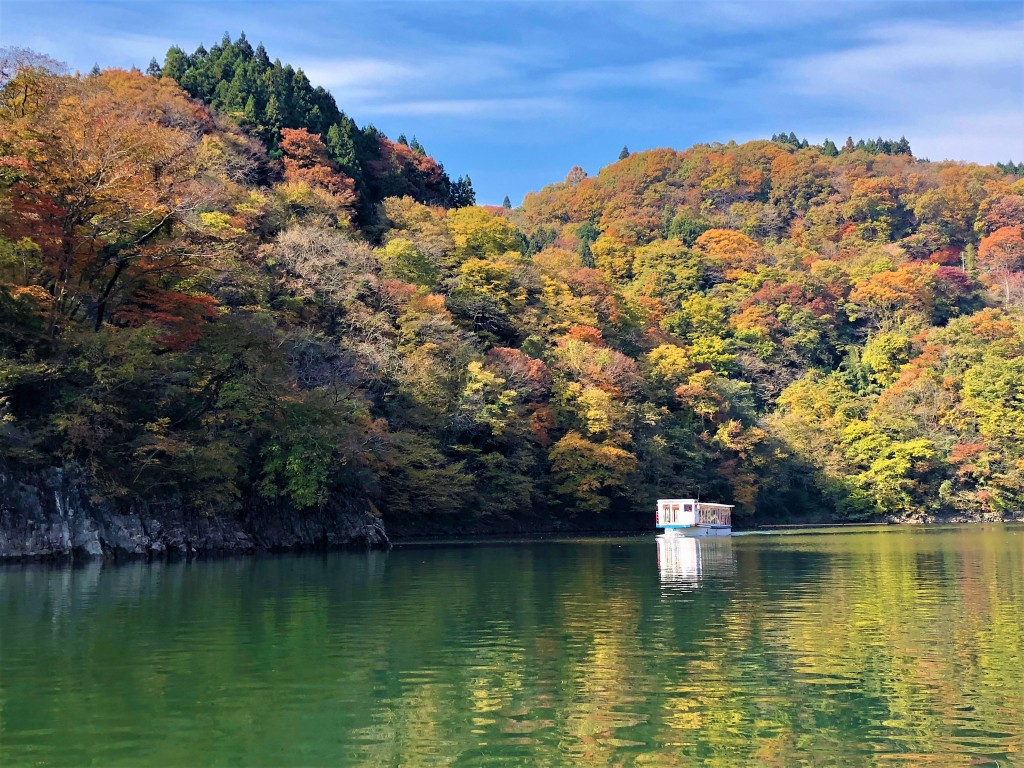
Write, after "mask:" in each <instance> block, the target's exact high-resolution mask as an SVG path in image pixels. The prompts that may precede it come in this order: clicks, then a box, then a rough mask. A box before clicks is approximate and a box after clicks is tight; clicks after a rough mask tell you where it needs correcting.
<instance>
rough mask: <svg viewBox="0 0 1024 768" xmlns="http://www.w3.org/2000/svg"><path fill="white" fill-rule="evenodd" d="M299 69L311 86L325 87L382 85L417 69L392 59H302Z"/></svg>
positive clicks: (398, 80) (409, 76)
mask: <svg viewBox="0 0 1024 768" xmlns="http://www.w3.org/2000/svg"><path fill="white" fill-rule="evenodd" d="M302 70H303V71H304V72H305V73H306V76H307V77H308V78H309V81H310V82H311V83H313V84H314V85H322V86H323V87H324V88H326V89H328V90H334V89H341V90H345V89H350V88H375V87H376V88H386V87H389V86H392V85H400V84H401V83H402V82H403V81H408V80H410V79H413V80H415V79H417V76H418V72H417V69H416V68H415V67H413V66H410V65H408V64H403V63H401V62H398V61H394V60H392V59H381V58H336V59H305V60H304V61H303V62H302Z"/></svg>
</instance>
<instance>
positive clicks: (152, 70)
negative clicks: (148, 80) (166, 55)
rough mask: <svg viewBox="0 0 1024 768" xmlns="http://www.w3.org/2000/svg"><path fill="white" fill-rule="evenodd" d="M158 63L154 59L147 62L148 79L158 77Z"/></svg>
mask: <svg viewBox="0 0 1024 768" xmlns="http://www.w3.org/2000/svg"><path fill="white" fill-rule="evenodd" d="M160 71H161V70H160V62H158V61H157V60H156V59H155V58H152V59H150V60H149V66H148V67H146V74H147V75H149V76H150V77H160Z"/></svg>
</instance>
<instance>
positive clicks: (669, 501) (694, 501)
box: [658, 499, 736, 509]
mask: <svg viewBox="0 0 1024 768" xmlns="http://www.w3.org/2000/svg"><path fill="white" fill-rule="evenodd" d="M658 504H659V505H661V504H706V505H710V506H716V507H729V508H730V509H732V508H733V507H735V506H736V505H735V504H722V503H721V502H718V501H700V500H699V499H658Z"/></svg>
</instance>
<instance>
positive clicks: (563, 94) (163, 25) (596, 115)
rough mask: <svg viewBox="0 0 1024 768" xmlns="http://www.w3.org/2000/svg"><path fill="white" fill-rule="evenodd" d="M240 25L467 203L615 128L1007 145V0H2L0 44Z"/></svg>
mask: <svg viewBox="0 0 1024 768" xmlns="http://www.w3.org/2000/svg"><path fill="white" fill-rule="evenodd" d="M242 30H244V31H245V33H246V35H247V37H248V38H249V40H250V41H251V42H252V43H253V44H255V43H256V42H259V41H262V42H263V43H264V44H265V46H266V48H267V50H268V52H269V53H270V55H271V57H272V58H273V57H277V58H280V59H281V60H282V61H285V62H291V63H292V64H294V65H296V66H301V67H302V68H303V69H305V70H306V73H307V74H308V75H309V77H310V79H311V80H312V81H313V83H314V84H318V85H323V86H325V87H326V88H328V89H329V90H330V91H331V92H332V93H333V94H334V96H335V98H336V99H337V101H338V104H339V106H340V107H341V108H342V109H344V110H345V111H346V112H348V113H349V114H350V115H351V116H352V117H353V118H354V119H355V120H356V121H357V122H358V123H359V124H361V125H363V124H366V123H371V122H372V123H373V124H375V125H376V126H377V127H378V128H380V129H382V130H383V131H385V132H386V133H387V134H388V135H390V136H391V137H392V138H394V137H396V136H397V135H398V134H399V133H402V132H404V133H405V134H407V135H408V136H409V137H410V138H411V137H412V136H413V135H414V134H415V135H416V136H417V138H419V140H420V141H421V142H422V143H423V144H424V146H425V147H426V148H427V150H428V151H429V152H430V153H431V154H433V155H435V156H436V157H437V158H438V159H440V160H441V161H442V162H443V163H444V164H445V167H446V168H447V169H448V171H449V173H450V174H452V175H453V176H458V175H462V174H466V173H468V174H470V175H471V176H472V178H473V184H474V187H475V188H476V190H477V197H478V200H479V201H480V202H483V203H499V202H500V201H501V199H502V197H503V196H504V195H506V194H508V195H509V196H510V197H511V198H512V200H513V202H514V203H518V202H519V201H520V200H521V199H522V197H523V195H524V194H525V193H526V192H528V191H530V190H533V189H538V188H540V187H541V186H544V185H545V184H549V183H551V182H554V181H559V180H561V179H562V178H564V176H565V174H566V173H567V172H568V170H569V169H570V168H571V167H572V166H574V165H581V166H583V167H584V168H585V169H586V170H587V171H588V172H590V173H595V172H596V171H597V170H598V169H599V168H600V167H601V166H603V165H606V164H607V163H609V162H612V161H614V160H615V158H616V156H617V155H618V152H619V150H620V149H621V148H622V146H623V145H628V146H629V148H630V149H631V150H634V151H636V150H641V149H648V148H652V147H660V146H671V147H675V148H678V149H683V148H686V147H688V146H690V145H691V144H693V143H695V142H712V141H722V142H725V141H728V140H730V139H735V140H737V141H745V140H748V139H753V138H767V137H768V136H770V135H771V134H772V133H776V132H778V131H787V132H788V131H795V132H796V133H797V134H798V135H799V136H801V137H804V136H806V137H807V138H808V139H809V140H811V141H812V142H818V141H821V140H822V139H823V138H825V137H830V138H832V139H834V140H836V141H837V142H841V141H842V140H844V139H845V138H846V136H848V135H853V136H854V137H855V138H857V137H865V138H869V137H875V136H879V135H881V136H883V137H887V138H888V137H892V138H898V137H899V136H900V135H901V134H905V135H906V136H907V138H908V139H910V142H911V145H912V146H913V148H914V151H915V153H916V154H917V155H918V156H921V157H929V158H931V159H933V160H938V159H947V158H948V159H957V160H971V161H977V162H995V161H997V160H1009V159H1014V160H1017V161H1021V160H1024V2H1021V0H1010V1H1008V2H986V1H983V0H977V1H969V2H941V0H917V1H906V0H905V1H903V2H854V1H853V0H814V1H812V0H786V1H784V2H783V1H782V0H759V1H758V0H754V1H753V2H731V1H730V0H719V1H717V2H710V1H709V2H698V1H695V2H557V1H551V0H549V1H548V2H542V3H523V2H502V1H500V0H491V1H490V2H483V1H481V2H469V1H468V0H467V1H464V2H456V3H435V2H425V1H424V0H419V1H416V2H414V1H413V0H407V2H399V3H380V2H360V3H349V2H340V1H336V2H318V3H303V2H290V3H285V2H274V3H269V2H266V3H265V2H259V1H258V0H244V2H240V1H233V0H205V1H204V2H187V1H185V0H159V1H158V2H152V1H150V0H135V1H134V2H132V1H130V0H117V1H114V0H111V1H110V2H98V1H97V2H89V1H88V0H76V2H49V1H48V0H0V44H2V45H17V46H24V47H29V48H33V49H35V50H37V51H40V52H43V53H47V54H50V55H51V56H53V57H55V58H58V59H61V60H63V61H65V62H67V63H68V64H69V65H70V66H71V67H72V68H77V69H81V70H87V69H89V68H90V67H92V65H93V64H94V63H99V64H100V65H101V66H121V67H128V66H132V65H135V66H138V67H140V68H144V67H145V66H146V64H147V63H148V62H149V59H150V57H152V56H156V58H157V59H158V60H161V61H162V60H163V54H164V53H165V52H166V50H167V48H168V47H169V46H170V45H172V44H177V45H179V46H181V47H182V48H183V49H185V50H186V51H192V50H194V49H195V47H196V46H197V45H198V44H199V43H204V44H206V45H207V46H209V45H210V44H212V43H214V42H216V41H217V40H219V39H220V38H221V36H222V35H223V33H224V32H225V31H227V32H230V33H231V34H232V36H235V35H237V33H238V32H240V31H242Z"/></svg>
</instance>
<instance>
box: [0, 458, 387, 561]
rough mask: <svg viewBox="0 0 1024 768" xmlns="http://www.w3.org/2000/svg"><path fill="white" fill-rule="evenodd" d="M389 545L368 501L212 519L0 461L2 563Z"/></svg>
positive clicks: (63, 474)
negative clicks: (108, 497)
mask: <svg viewBox="0 0 1024 768" xmlns="http://www.w3.org/2000/svg"><path fill="white" fill-rule="evenodd" d="M387 544H388V538H387V534H386V533H385V531H384V526H383V525H382V523H381V522H380V520H379V519H377V518H376V517H375V516H374V515H373V514H372V513H371V508H370V505H369V504H368V503H367V502H366V501H363V500H356V499H345V498H335V499H332V500H331V502H330V503H328V504H327V505H325V506H324V508H323V509H319V510H314V511H297V510H295V509H292V508H289V507H286V506H283V505H275V504H268V503H266V502H265V501H262V500H253V501H251V502H250V503H246V504H243V505H242V511H241V512H238V513H231V514H225V515H218V516H213V517H208V516H205V515H201V514H197V513H194V512H190V511H188V510H186V509H185V508H184V507H183V505H182V504H181V503H180V501H179V500H177V499H174V498H169V499H166V500H163V501H159V502H145V503H143V502H134V503H127V502H112V501H103V500H100V501H98V500H96V499H94V498H92V497H91V495H90V489H89V481H88V478H87V476H86V475H85V473H83V472H81V471H79V470H76V469H75V468H49V469H43V470H32V471H22V470H19V469H16V468H14V467H11V466H9V465H6V464H3V463H0V561H3V560H34V559H39V560H44V559H52V560H67V559H85V558H116V557H138V556H143V557H153V556H157V557H159V556H166V555H175V554H177V555H184V556H193V555H200V554H209V553H246V552H261V551H263V552H267V551H280V550H297V549H314V548H331V547H343V546H368V547H377V546H386V545H387Z"/></svg>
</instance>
